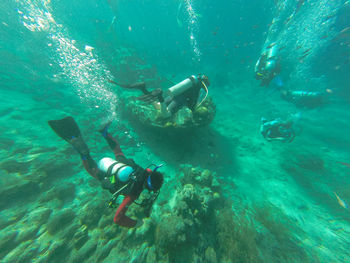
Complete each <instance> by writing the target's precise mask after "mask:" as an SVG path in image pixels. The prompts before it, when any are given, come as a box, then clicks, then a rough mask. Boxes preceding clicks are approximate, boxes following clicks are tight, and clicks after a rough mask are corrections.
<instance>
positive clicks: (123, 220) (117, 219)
mask: <svg viewBox="0 0 350 263" xmlns="http://www.w3.org/2000/svg"><path fill="white" fill-rule="evenodd" d="M135 199H136V198H135V197H132V196H129V195H127V196H125V197H124V200H123V202H122V203H121V204H120V206H119V207H118V209H117V212H116V213H115V215H114V223H116V224H117V225H120V226H124V227H128V228H132V227H135V225H136V223H137V221H136V220H133V219H131V218H130V217H128V216H126V215H125V213H126V211H127V210H128V208H129V205H131V204H132V203H133V202H134V201H135Z"/></svg>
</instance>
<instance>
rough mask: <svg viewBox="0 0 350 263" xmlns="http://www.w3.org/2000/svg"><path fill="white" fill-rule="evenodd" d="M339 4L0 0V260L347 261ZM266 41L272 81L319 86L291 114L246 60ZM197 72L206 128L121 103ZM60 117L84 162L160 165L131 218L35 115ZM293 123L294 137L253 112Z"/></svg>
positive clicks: (345, 64)
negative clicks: (189, 127)
mask: <svg viewBox="0 0 350 263" xmlns="http://www.w3.org/2000/svg"><path fill="white" fill-rule="evenodd" d="M349 26H350V3H349V1H345V0H334V1H326V0H310V1H302V0H299V1H295V0H286V1H282V0H280V1H278V0H275V1H272V0H268V1H267V0H266V1H265V0H263V1H258V0H255V1H243V0H237V1H224V0H219V1H215V2H214V1H204V0H200V1H190V0H183V1H182V0H179V1H174V0H171V1H156V0H152V1H151V0H144V1H141V0H133V1H126V0H120V1H117V0H99V1H97V0H95V1H93V0H88V1H73V2H72V1H65V0H61V1H51V0H21V1H20V0H17V1H16V0H3V1H2V2H1V3H0V41H1V42H0V43H1V44H0V54H1V60H0V65H1V67H0V78H1V86H0V87H1V88H0V94H1V98H2V103H1V105H0V117H1V125H0V130H1V135H0V144H1V146H2V147H1V148H0V157H1V158H0V173H1V177H0V207H1V215H0V226H1V228H0V237H1V238H0V258H1V262H65V261H66V262H350V255H349V247H350V238H349V234H350V211H349V208H348V204H349V203H350V179H349V178H350V177H349V176H350V151H349V148H350V139H349V132H350V124H349V122H348V120H349V117H350V116H349V112H350V111H349V109H350V106H349V103H350V86H349V83H350V79H349V72H350V64H349V61H350V51H349V48H350V30H349V28H348V27H349ZM274 42H277V43H278V45H279V47H280V50H279V54H280V57H281V73H280V74H279V75H280V78H281V79H282V82H283V85H284V87H285V88H286V89H288V90H306V91H317V92H326V93H327V94H328V95H329V101H328V103H327V104H326V105H322V106H320V107H316V108H313V109H308V108H300V107H297V106H296V105H295V104H293V103H290V102H287V101H285V100H283V99H281V97H280V92H279V90H278V88H277V87H276V83H274V82H272V83H271V84H270V85H269V86H268V87H261V86H259V82H258V81H257V80H256V79H255V78H254V67H255V63H256V61H257V60H258V58H259V56H260V54H261V53H262V51H263V49H264V48H266V47H267V46H268V45H270V44H271V43H274ZM197 73H204V74H206V75H208V76H209V78H210V80H211V85H210V87H209V95H210V96H211V98H212V99H213V101H214V103H215V104H216V116H215V118H214V120H213V122H212V123H211V124H210V125H209V126H208V127H203V128H200V129H193V131H187V132H185V133H181V134H174V133H173V132H169V133H168V132H159V133H158V132H155V131H154V130H148V129H147V128H145V127H142V126H141V127H140V125H137V124H135V123H134V122H132V120H131V119H130V118H129V117H128V116H126V115H125V114H124V113H123V106H122V105H123V104H121V103H120V102H121V100H122V99H123V98H125V97H127V96H128V95H129V94H132V92H129V91H124V90H121V89H120V88H117V87H116V86H114V85H113V84H111V83H109V82H108V80H109V79H113V80H116V81H119V82H121V83H133V82H136V81H145V82H146V83H147V86H148V87H150V88H162V89H163V90H165V89H167V88H169V87H170V86H171V85H172V84H173V83H177V82H179V81H182V80H183V79H185V78H186V77H188V76H189V75H191V74H197ZM64 116H73V117H74V118H75V119H76V121H77V123H78V124H79V126H80V128H81V132H82V134H83V137H84V139H85V141H86V143H87V144H88V146H89V148H90V151H91V154H92V156H93V158H94V159H95V160H98V159H99V158H102V157H104V156H109V157H113V155H112V152H111V151H110V149H109V148H108V146H107V144H106V143H105V142H104V141H103V139H102V137H101V136H100V135H99V134H98V132H97V130H98V129H99V128H100V127H101V125H102V124H103V123H105V122H106V121H113V123H112V126H111V128H110V131H111V132H112V133H113V135H117V136H118V137H119V141H120V144H121V146H122V148H123V151H124V153H125V154H126V155H127V156H128V157H130V158H133V159H134V160H135V161H136V162H137V163H138V164H140V165H141V166H142V167H146V166H147V165H149V164H150V163H157V164H158V163H164V164H166V165H165V167H164V168H162V171H163V172H164V174H165V184H164V186H163V189H162V191H161V192H160V195H159V198H158V199H157V201H156V203H155V204H154V206H153V209H152V211H151V214H150V216H145V213H144V211H143V210H142V208H140V207H138V206H137V205H132V206H131V207H130V209H129V211H128V213H127V214H128V215H130V216H131V217H133V218H143V219H144V225H143V226H142V227H140V228H137V229H130V230H129V229H125V228H122V227H119V226H117V225H115V224H114V223H113V216H114V213H115V209H109V208H107V207H106V202H107V201H108V200H109V199H110V194H109V193H108V192H107V191H105V190H103V189H102V188H101V186H100V184H99V183H98V182H97V181H96V180H95V179H94V178H92V177H91V176H89V175H88V173H87V172H86V171H85V170H84V168H83V166H82V164H81V161H80V158H79V156H78V155H77V154H76V152H75V151H74V150H73V149H72V148H71V147H70V146H69V145H68V144H67V143H65V142H64V141H62V140H61V139H59V138H58V137H57V136H56V134H54V132H53V131H52V130H51V129H50V127H49V126H48V124H47V121H48V120H52V119H59V118H63V117H64ZM262 117H265V118H267V119H274V118H283V119H286V118H293V120H294V122H295V125H294V129H295V134H296V137H295V139H294V140H293V142H291V143H283V142H280V141H272V142H269V141H267V140H265V139H264V137H263V136H262V135H261V134H260V124H261V122H260V120H261V118H262Z"/></svg>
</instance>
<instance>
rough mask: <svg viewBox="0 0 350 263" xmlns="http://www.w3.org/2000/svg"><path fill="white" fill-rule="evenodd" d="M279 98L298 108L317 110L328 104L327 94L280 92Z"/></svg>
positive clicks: (316, 92)
mask: <svg viewBox="0 0 350 263" xmlns="http://www.w3.org/2000/svg"><path fill="white" fill-rule="evenodd" d="M281 98H282V99H284V100H286V101H288V102H291V103H293V104H294V105H295V106H297V107H299V108H309V109H313V108H318V107H321V106H324V105H326V104H327V103H328V99H329V94H328V93H325V92H319V91H301V90H295V91H291V90H281Z"/></svg>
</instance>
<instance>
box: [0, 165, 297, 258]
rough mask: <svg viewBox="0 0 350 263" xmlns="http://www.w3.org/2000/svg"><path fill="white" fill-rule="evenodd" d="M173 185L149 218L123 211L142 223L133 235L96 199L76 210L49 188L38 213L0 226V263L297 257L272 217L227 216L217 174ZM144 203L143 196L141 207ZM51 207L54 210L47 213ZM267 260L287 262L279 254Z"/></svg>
mask: <svg viewBox="0 0 350 263" xmlns="http://www.w3.org/2000/svg"><path fill="white" fill-rule="evenodd" d="M89 182H90V181H88V182H87V183H88V184H90V183H89ZM175 184H176V185H177V187H176V189H175V190H174V191H172V192H166V193H165V192H164V193H163V194H162V193H161V195H163V196H161V197H160V200H159V201H158V202H157V203H156V204H155V205H154V207H153V210H152V211H151V210H150V207H148V208H147V207H143V206H137V205H133V206H131V207H130V209H129V211H128V214H129V215H131V216H136V217H141V218H144V224H143V225H142V226H141V227H140V228H137V229H125V228H120V227H118V226H116V225H114V224H113V223H112V222H113V211H111V210H109V209H108V208H107V207H106V205H105V203H104V202H105V201H103V200H104V197H105V195H104V194H103V193H101V194H97V195H96V192H95V191H88V192H85V195H84V198H82V199H81V201H80V203H79V205H78V207H77V206H76V205H77V202H76V200H75V202H72V200H73V199H72V198H74V196H75V195H76V191H77V187H76V186H74V185H73V184H71V183H67V184H65V185H56V186H55V188H50V187H48V188H47V189H46V192H44V193H43V194H42V195H41V196H40V197H39V198H38V200H39V203H38V204H41V205H42V207H40V208H39V207H37V208H35V209H34V210H33V211H32V212H30V213H23V214H22V215H17V217H16V218H13V219H11V218H10V219H9V218H4V217H1V218H0V219H1V220H0V224H1V226H3V229H2V230H1V231H0V235H1V237H2V239H1V244H0V257H1V258H2V262H28V261H30V260H35V262H62V261H67V262H83V261H84V262H114V261H115V260H116V259H117V262H146V263H151V262H163V263H166V262H184V263H186V262H210V263H217V262H261V261H263V260H265V261H266V262H267V261H269V262H277V261H274V260H272V256H271V253H272V252H269V250H271V247H272V248H274V249H277V248H278V243H282V244H285V245H284V246H286V248H292V250H290V249H289V250H288V249H286V250H285V251H290V252H291V253H295V254H297V252H295V251H298V249H297V248H296V247H295V243H293V242H292V241H291V239H289V238H288V237H289V236H290V235H291V233H290V232H289V231H288V229H286V228H285V227H282V226H283V224H282V223H280V224H276V223H275V221H276V219H275V218H272V216H271V215H273V214H275V213H274V211H272V210H271V211H270V213H268V212H269V211H265V210H264V208H261V209H260V208H256V211H257V212H256V214H255V219H256V221H255V223H254V222H253V221H252V220H248V217H247V216H246V215H245V214H244V213H243V212H239V211H234V210H233V208H232V207H233V206H232V202H231V201H228V200H230V199H226V198H225V197H223V191H222V182H221V181H220V180H218V178H217V174H216V173H214V172H211V171H209V170H207V169H201V168H199V167H192V166H190V165H182V166H181V167H180V170H179V172H178V174H177V175H176V182H175ZM85 187H87V185H85ZM91 187H92V189H94V188H95V187H96V185H94V184H91ZM85 190H86V189H85ZM147 198H148V194H147V193H143V194H142V195H141V197H140V199H141V203H142V199H147ZM55 200H56V201H55ZM99 200H100V201H99ZM57 201H59V205H52V204H56V203H55V202H57ZM48 206H50V208H49V207H48ZM77 208H78V209H77ZM283 223H285V221H283ZM14 225H16V226H17V227H15V228H13V226H14ZM289 225H291V224H289ZM290 229H292V228H290ZM293 231H294V230H293ZM293 251H294V252H293ZM273 253H274V254H275V255H276V254H278V258H280V259H283V260H284V259H285V258H288V255H285V254H283V251H277V252H276V251H274V252H273ZM262 255H263V256H262ZM300 255H302V256H300ZM293 257H294V258H297V259H298V257H299V258H303V257H304V255H303V254H302V253H300V254H299V256H298V255H293ZM18 260H19V261H18ZM283 260H282V261H283Z"/></svg>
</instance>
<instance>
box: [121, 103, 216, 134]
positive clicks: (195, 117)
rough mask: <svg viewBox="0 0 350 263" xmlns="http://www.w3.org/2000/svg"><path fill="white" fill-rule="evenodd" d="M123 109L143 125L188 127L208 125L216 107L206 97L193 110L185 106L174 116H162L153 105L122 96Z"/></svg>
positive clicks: (164, 127) (172, 127) (174, 127)
mask: <svg viewBox="0 0 350 263" xmlns="http://www.w3.org/2000/svg"><path fill="white" fill-rule="evenodd" d="M122 100H123V107H122V108H123V109H124V110H125V112H126V114H127V115H128V116H129V117H130V118H131V119H133V120H135V121H137V122H139V123H141V124H142V125H143V126H145V127H158V128H160V129H189V128H195V127H203V126H206V125H209V124H210V123H211V122H212V121H213V119H214V117H215V113H216V107H215V105H214V103H213V101H212V99H211V98H210V97H208V98H207V99H206V100H205V101H204V102H203V103H202V105H201V106H200V107H197V108H196V109H195V110H194V111H193V112H192V111H191V110H189V109H187V108H183V109H181V110H179V111H178V112H177V113H176V114H175V115H174V116H171V117H166V118H164V117H162V116H161V113H160V110H159V109H157V108H156V107H155V106H154V105H147V104H145V103H143V102H141V101H139V100H137V99H136V98H135V97H126V98H122Z"/></svg>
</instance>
